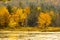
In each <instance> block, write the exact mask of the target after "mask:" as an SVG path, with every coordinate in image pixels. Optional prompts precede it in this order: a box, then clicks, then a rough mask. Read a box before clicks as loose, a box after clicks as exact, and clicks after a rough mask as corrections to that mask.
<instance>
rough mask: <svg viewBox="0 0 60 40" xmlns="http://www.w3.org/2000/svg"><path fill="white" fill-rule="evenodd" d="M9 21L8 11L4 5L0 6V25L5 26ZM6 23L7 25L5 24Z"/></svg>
mask: <svg viewBox="0 0 60 40" xmlns="http://www.w3.org/2000/svg"><path fill="white" fill-rule="evenodd" d="M8 22H9V12H8V10H7V8H6V7H5V6H1V7H0V25H2V26H4V27H5V26H7V25H8V24H7V23H8ZM6 24H7V25H6Z"/></svg>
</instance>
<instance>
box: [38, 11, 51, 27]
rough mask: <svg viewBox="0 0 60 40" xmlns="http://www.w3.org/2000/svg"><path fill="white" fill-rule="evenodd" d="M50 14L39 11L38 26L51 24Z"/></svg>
mask: <svg viewBox="0 0 60 40" xmlns="http://www.w3.org/2000/svg"><path fill="white" fill-rule="evenodd" d="M51 20H52V19H51V16H50V15H49V13H47V12H46V13H43V12H41V13H40V14H39V16H38V25H39V27H42V28H45V27H47V26H49V25H50V24H51Z"/></svg>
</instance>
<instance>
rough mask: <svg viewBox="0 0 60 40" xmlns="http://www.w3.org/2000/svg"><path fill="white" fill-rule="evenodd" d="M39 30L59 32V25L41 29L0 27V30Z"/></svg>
mask: <svg viewBox="0 0 60 40" xmlns="http://www.w3.org/2000/svg"><path fill="white" fill-rule="evenodd" d="M7 30H8V31H40V32H59V31H60V27H48V28H45V29H41V28H38V27H19V28H5V29H0V31H7Z"/></svg>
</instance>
